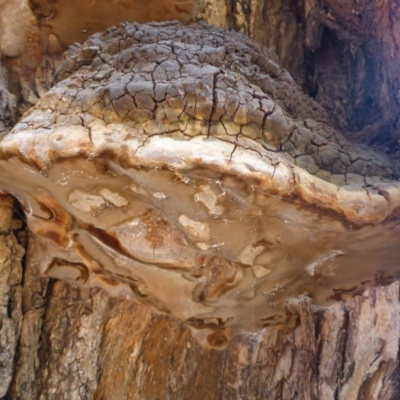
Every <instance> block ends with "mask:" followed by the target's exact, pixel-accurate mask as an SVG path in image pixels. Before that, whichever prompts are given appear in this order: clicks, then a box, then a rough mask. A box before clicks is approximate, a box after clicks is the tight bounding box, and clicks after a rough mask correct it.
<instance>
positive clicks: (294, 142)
mask: <svg viewBox="0 0 400 400" xmlns="http://www.w3.org/2000/svg"><path fill="white" fill-rule="evenodd" d="M56 80H57V81H58V82H57V83H56V84H55V85H54V86H53V88H52V89H51V90H50V91H49V92H48V93H47V94H46V95H45V96H44V97H42V98H41V100H40V101H39V102H38V103H37V105H36V106H34V107H33V108H32V109H31V110H30V111H29V112H27V113H26V114H25V115H24V116H23V118H22V119H21V121H20V122H19V123H18V124H17V125H16V126H15V127H14V128H13V130H12V131H11V132H10V133H9V134H8V135H7V136H6V137H5V138H4V139H3V140H2V142H1V146H0V186H1V187H2V188H3V189H4V190H7V191H9V192H10V193H12V194H13V195H15V196H16V197H17V198H18V199H19V200H20V202H21V204H22V207H23V209H24V210H25V212H26V215H27V220H28V225H29V229H30V231H31V232H32V236H33V238H34V245H35V246H36V248H37V254H38V257H39V259H40V268H41V273H43V274H44V275H46V276H50V277H55V278H60V279H66V280H69V281H73V282H78V283H81V284H83V285H87V286H98V287H102V288H104V289H105V290H107V291H108V292H109V293H110V294H112V295H115V296H125V297H128V298H135V299H137V300H138V301H141V302H143V303H147V304H150V305H152V306H154V307H155V308H156V309H157V310H159V311H160V312H166V313H171V314H173V315H174V316H176V317H178V318H180V319H181V320H183V321H186V322H187V323H188V324H190V325H191V326H192V327H194V328H195V329H201V328H204V329H211V330H213V333H212V334H210V335H209V338H208V339H209V342H210V343H211V344H212V343H213V344H214V346H215V347H218V346H221V345H223V343H224V340H225V339H224V338H225V337H224V336H223V334H222V336H221V335H218V332H223V330H224V329H225V328H228V327H235V328H239V329H258V328H260V327H263V326H266V325H269V324H281V323H282V324H287V325H289V326H291V325H293V324H295V323H296V319H297V316H296V315H295V312H294V311H293V309H292V308H291V307H290V302H289V299H292V298H296V297H297V296H300V295H304V294H306V295H308V296H310V297H311V298H312V299H313V300H314V302H315V304H317V305H322V306H323V305H327V304H329V303H330V302H331V301H333V300H335V299H341V298H343V297H344V296H349V295H353V294H354V293H357V292H359V291H361V290H363V288H364V287H365V286H366V285H372V284H375V283H379V282H386V281H390V280H393V279H395V277H396V276H397V274H398V273H399V271H400V266H399V265H400V264H399V261H400V246H399V245H398V239H397V237H398V236H399V235H400V224H399V223H398V215H399V210H400V208H399V207H400V184H399V182H398V180H397V177H398V166H397V163H396V162H395V161H393V160H391V159H389V158H388V157H386V156H385V155H382V154H379V153H377V152H375V151H374V150H373V149H370V148H368V147H367V146H364V145H360V144H352V143H351V142H349V141H348V140H347V139H346V138H345V137H344V136H343V135H341V134H340V133H339V132H338V131H337V130H335V128H334V123H333V122H332V121H331V120H330V119H329V116H328V115H327V113H326V112H325V111H324V110H323V109H322V108H321V107H319V106H318V105H317V104H316V103H315V102H314V101H313V100H311V99H310V98H308V97H307V96H306V95H304V94H303V93H302V92H301V90H300V89H299V88H298V87H297V86H296V84H295V83H294V81H293V79H292V78H291V76H290V75H289V74H288V73H287V72H286V71H285V70H283V69H282V68H280V67H279V65H278V64H277V63H276V60H275V59H274V55H273V54H272V52H270V51H269V50H267V49H265V48H263V47H261V46H259V45H257V44H254V43H252V42H251V41H250V40H248V39H247V38H245V37H244V36H242V35H240V34H237V33H234V32H225V31H223V30H219V29H216V28H212V27H210V26H207V25H202V24H200V25H197V26H186V27H185V26H182V25H180V24H179V23H159V24H157V23H154V24H148V25H139V24H122V25H121V26H120V27H119V28H111V29H109V30H107V31H106V32H105V33H102V34H96V35H94V36H92V37H91V38H90V39H89V40H88V41H87V42H85V43H84V44H83V45H74V46H73V47H72V48H70V49H69V50H68V52H67V53H66V55H65V57H64V61H63V63H62V65H61V67H60V69H59V71H58V73H57V78H56Z"/></svg>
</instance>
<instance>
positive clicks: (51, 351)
mask: <svg viewBox="0 0 400 400" xmlns="http://www.w3.org/2000/svg"><path fill="white" fill-rule="evenodd" d="M347 3H348V2H345V1H334V0H329V1H324V2H321V1H317V0H316V1H311V0H310V1H304V2H303V1H293V0H281V1H272V0H264V1H254V0H244V1H240V0H218V1H212V2H211V1H208V0H204V1H200V2H199V8H198V13H197V18H199V19H205V20H207V21H209V22H210V23H212V24H215V25H220V26H223V27H227V28H232V29H235V30H238V31H241V32H243V33H245V34H246V35H249V36H250V37H252V38H253V39H255V40H257V41H259V42H260V43H262V44H264V45H267V46H269V47H272V48H273V49H274V51H275V52H276V53H277V55H278V57H279V59H280V63H281V65H282V66H284V67H285V68H287V69H288V70H289V71H290V72H291V73H292V74H293V75H294V77H295V79H296V80H297V82H298V83H299V84H300V85H302V86H303V88H304V90H305V91H306V92H307V93H308V94H310V95H311V96H313V97H314V98H315V99H316V100H317V101H318V102H319V103H320V104H322V105H323V106H325V107H326V108H327V109H328V111H329V112H330V116H331V117H332V118H333V119H334V120H335V123H336V126H337V127H338V128H340V129H341V131H342V132H344V133H346V134H347V135H348V137H349V138H352V139H353V140H358V141H363V142H365V143H368V144H371V145H372V146H375V147H376V148H378V149H380V150H383V151H384V152H386V153H388V154H390V155H391V156H392V157H394V158H396V157H397V152H398V139H399V138H398V133H399V126H398V115H399V113H398V108H399V106H398V102H399V101H400V100H399V98H398V90H399V85H400V79H399V72H398V69H397V66H398V65H399V63H398V61H399V60H398V58H399V50H398V49H399V47H398V45H399V41H400V34H399V31H400V25H399V22H398V21H397V20H396V19H395V16H396V15H397V14H396V12H397V8H396V7H398V6H397V5H396V4H397V3H396V2H390V4H389V2H386V1H384V2H378V1H376V2H372V3H371V4H370V3H368V5H363V4H358V3H357V4H356V3H355V4H352V8H351V9H352V12H351V13H350V11H349V9H350V7H349V6H348V4H347ZM394 8H396V9H394ZM382 21H383V22H382ZM5 86H7V85H5V84H4V85H3V87H1V86H0V133H1V132H2V129H3V131H7V130H8V129H9V127H10V126H11V125H12V121H13V118H14V116H13V111H12V110H14V109H15V100H14V98H13V96H12V95H10V94H9V92H8V91H7V90H6V89H5ZM1 124H2V125H1ZM18 210H19V209H18V205H17V203H16V202H15V200H13V199H12V198H11V197H10V196H7V195H4V196H1V197H0V299H1V303H0V398H4V399H27V400H28V399H64V398H65V399H104V400H106V399H107V400H108V399H121V400H122V399H174V400H175V399H183V400H186V399H204V398H209V399H385V400H386V399H396V398H398V397H399V396H400V394H399V393H400V389H399V378H398V376H399V357H398V354H399V342H400V326H399V325H400V285H399V282H394V283H390V284H389V285H386V286H379V287H375V288H369V289H367V290H366V291H365V292H363V293H362V294H361V295H358V296H352V297H349V298H348V299H345V300H342V301H340V302H336V303H335V304H333V305H332V306H330V307H325V308H316V307H315V305H314V304H312V302H311V301H310V299H309V298H307V297H305V296H304V297H301V298H299V299H296V301H292V302H291V303H290V304H289V305H288V307H289V309H292V310H294V311H295V313H297V314H298V315H299V316H300V321H299V324H298V326H297V327H296V328H295V329H293V330H292V329H289V328H288V327H286V326H283V325H281V326H272V327H267V328H263V329H261V330H258V331H255V332H250V331H241V332H236V333H235V334H234V335H233V337H232V338H231V339H230V341H229V343H228V344H227V346H226V347H225V348H224V349H222V350H214V349H211V350H209V349H204V348H203V347H201V346H200V345H199V342H198V340H196V339H194V337H193V334H192V331H191V328H189V327H188V326H187V325H185V324H184V323H182V322H181V321H179V320H178V319H176V318H174V317H171V316H169V315H163V314H160V313H157V312H154V311H153V310H152V309H151V308H149V307H146V306H144V305H141V304H137V303H136V302H133V301H131V300H122V299H117V298H111V297H109V296H108V295H107V294H106V293H105V292H103V291H101V290H100V289H88V288H81V287H78V286H75V285H72V284H68V283H65V282H61V281H56V280H53V279H48V278H42V277H40V276H39V274H38V273H37V271H38V270H39V268H38V264H39V263H40V260H38V259H37V257H36V251H35V248H34V247H33V246H32V245H29V244H28V243H29V233H28V232H27V231H26V227H25V225H24V221H23V217H22V216H21V212H20V211H18ZM31 243H32V242H31ZM24 250H25V251H24Z"/></svg>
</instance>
